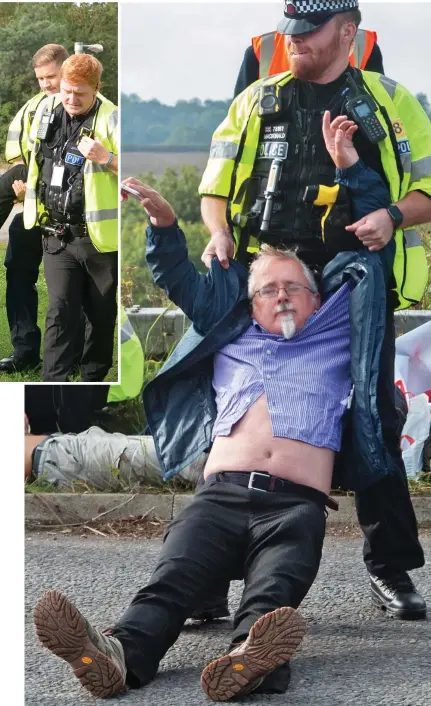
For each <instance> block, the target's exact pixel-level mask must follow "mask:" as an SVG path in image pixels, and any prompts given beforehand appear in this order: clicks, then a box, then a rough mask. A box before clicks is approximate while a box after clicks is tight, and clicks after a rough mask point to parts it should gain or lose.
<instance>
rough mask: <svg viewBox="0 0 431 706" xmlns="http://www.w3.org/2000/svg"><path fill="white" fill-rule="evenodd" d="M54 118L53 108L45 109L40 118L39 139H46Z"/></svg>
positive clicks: (37, 135)
mask: <svg viewBox="0 0 431 706" xmlns="http://www.w3.org/2000/svg"><path fill="white" fill-rule="evenodd" d="M53 119H54V113H53V112H52V111H51V110H48V111H45V112H44V113H43V114H42V117H41V119H40V123H39V127H38V129H37V134H36V137H37V138H38V140H45V138H46V136H47V134H48V130H49V126H50V124H51V123H52V121H53Z"/></svg>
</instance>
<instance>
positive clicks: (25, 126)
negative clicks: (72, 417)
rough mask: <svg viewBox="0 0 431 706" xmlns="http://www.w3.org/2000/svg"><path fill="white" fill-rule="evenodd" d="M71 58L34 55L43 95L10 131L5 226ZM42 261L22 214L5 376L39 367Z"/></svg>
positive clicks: (10, 255) (13, 236) (60, 50)
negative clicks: (44, 107)
mask: <svg viewBox="0 0 431 706" xmlns="http://www.w3.org/2000/svg"><path fill="white" fill-rule="evenodd" d="M68 56H69V54H68V52H67V51H66V49H65V48H64V47H63V46H61V45H60V44H46V45H45V46H43V47H41V49H39V50H38V51H37V52H36V54H35V55H34V56H33V60H32V65H33V69H34V72H35V75H36V78H37V80H38V82H39V86H40V89H41V91H40V93H38V94H37V95H36V96H33V97H32V98H31V99H30V100H28V101H27V102H26V103H25V104H24V105H23V106H22V108H21V109H20V110H19V111H18V113H17V114H16V116H15V117H14V119H13V120H12V122H11V124H10V126H9V131H8V136H7V142H6V148H5V155H6V159H7V161H8V162H9V163H13V164H14V166H13V167H11V168H10V169H9V170H8V171H7V172H5V174H3V175H2V176H0V227H1V226H2V225H3V223H4V222H5V221H6V219H7V218H8V216H9V214H10V212H11V210H12V208H13V204H14V201H15V200H17V201H23V200H24V194H25V182H26V181H27V166H28V162H29V146H28V138H29V132H30V126H31V123H32V120H33V118H34V115H35V112H36V110H37V107H38V106H39V104H40V103H41V102H42V100H43V99H44V98H46V96H50V95H54V94H55V93H57V92H58V90H59V87H60V69H61V65H62V63H63V61H65V59H67V57H68ZM41 261H42V241H41V234H40V229H39V227H35V228H33V229H31V230H26V229H25V228H24V224H23V214H22V213H18V214H17V215H16V216H15V217H14V218H13V220H12V223H11V224H10V227H9V242H8V247H7V251H6V257H5V263H4V264H5V267H6V311H7V317H8V323H9V329H10V332H11V340H12V345H13V348H14V350H13V353H12V354H11V355H9V356H7V357H6V358H3V359H2V360H0V372H7V373H12V372H20V371H23V370H26V369H29V368H34V367H37V366H38V365H39V363H40V344H41V332H40V329H39V327H38V325H37V308H38V295H37V289H36V282H37V278H38V275H39V267H40V263H41Z"/></svg>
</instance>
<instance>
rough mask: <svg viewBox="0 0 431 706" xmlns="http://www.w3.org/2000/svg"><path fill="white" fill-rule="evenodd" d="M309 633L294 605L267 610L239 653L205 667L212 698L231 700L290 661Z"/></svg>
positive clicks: (203, 680) (204, 685) (205, 685)
mask: <svg viewBox="0 0 431 706" xmlns="http://www.w3.org/2000/svg"><path fill="white" fill-rule="evenodd" d="M304 634H305V620H304V618H303V617H302V616H301V615H300V614H299V613H297V612H296V611H295V610H294V609H293V608H290V607H283V608H277V609H276V610H273V611H272V612H271V613H266V615H263V616H262V617H261V618H259V620H257V621H256V622H255V624H254V625H253V627H252V628H251V630H250V632H249V635H248V638H247V640H246V641H245V643H244V645H243V650H242V651H241V653H239V654H228V655H225V656H224V657H219V659H216V660H214V662H211V663H210V664H208V666H206V667H205V669H204V670H203V672H202V675H201V686H202V688H203V690H204V691H205V693H206V695H207V696H208V697H209V698H210V699H212V701H228V700H229V699H231V698H232V697H234V696H236V695H237V694H240V693H241V692H242V691H244V690H245V689H247V687H248V685H249V684H250V683H251V682H252V681H254V680H256V679H258V678H259V677H262V676H264V675H265V674H268V672H272V671H273V670H274V669H276V667H279V666H280V665H282V664H285V663H286V662H289V660H290V659H291V657H292V655H293V654H294V652H295V651H296V649H297V648H298V646H299V644H300V643H301V641H302V638H303V637H304Z"/></svg>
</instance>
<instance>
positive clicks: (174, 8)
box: [120, 0, 431, 105]
mask: <svg viewBox="0 0 431 706" xmlns="http://www.w3.org/2000/svg"><path fill="white" fill-rule="evenodd" d="M283 5H284V3H283V2H282V0H277V1H276V2H269V1H266V0H260V2H257V3H256V2H251V1H250V0H248V2H198V3H196V2H188V3H184V2H175V3H172V2H171V3H168V2H165V1H164V0H158V2H157V3H150V2H141V3H140V2H133V3H132V2H129V3H128V2H122V3H121V7H122V18H121V25H120V26H121V30H120V33H121V90H122V91H123V93H128V94H130V93H136V94H137V95H138V96H140V97H141V98H143V99H145V100H150V99H152V98H157V99H158V100H160V101H161V102H162V103H167V104H168V105H173V104H174V103H175V102H176V101H177V100H180V99H182V100H189V99H191V98H201V99H206V98H210V99H212V100H220V99H222V100H223V99H229V98H231V97H232V94H233V88H234V85H235V81H236V76H237V74H238V70H239V67H240V65H241V61H242V58H243V55H244V51H245V50H246V48H247V46H248V45H249V44H250V38H251V37H253V36H255V35H257V34H263V33H264V32H270V31H271V30H273V29H275V28H276V26H277V23H278V22H279V20H280V19H281V18H282V17H283ZM360 8H361V12H362V17H363V21H362V25H361V26H362V27H363V28H365V29H373V30H375V31H376V32H377V35H378V42H379V45H380V47H381V49H382V53H383V62H384V68H385V73H386V75H387V76H389V77H390V78H393V79H395V80H396V81H398V82H399V83H402V84H403V85H404V86H406V87H407V88H408V89H409V90H410V91H411V92H412V93H414V94H416V93H418V92H419V91H422V92H424V93H426V94H427V95H428V97H429V99H430V102H431V70H430V64H431V62H430V45H431V0H429V1H427V2H410V0H408V1H407V0H406V1H405V2H399V3H398V2H360Z"/></svg>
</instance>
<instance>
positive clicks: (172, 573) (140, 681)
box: [110, 483, 325, 688]
mask: <svg viewBox="0 0 431 706" xmlns="http://www.w3.org/2000/svg"><path fill="white" fill-rule="evenodd" d="M291 486H292V487H291V492H290V493H288V494H284V493H265V492H260V491H257V490H248V489H247V488H242V487H240V486H236V485H231V484H227V483H226V484H225V483H210V484H207V483H206V484H205V485H204V486H203V487H202V488H200V489H199V490H198V492H197V493H196V495H195V497H194V499H193V502H192V503H191V504H190V505H189V506H188V507H187V508H186V509H185V510H184V511H183V512H182V513H181V515H180V516H179V517H178V518H177V519H176V520H174V521H173V522H172V523H171V525H170V526H169V529H168V531H167V533H166V535H165V539H164V544H163V548H162V551H161V554H160V557H159V560H158V563H157V566H156V568H155V570H154V573H153V575H152V577H151V579H150V583H149V584H148V585H147V586H145V588H143V589H141V590H140V591H139V593H138V594H137V595H136V596H135V598H134V599H133V601H132V603H131V605H130V607H129V608H128V609H127V610H126V612H125V613H124V615H123V616H122V618H121V619H120V621H119V622H118V623H117V625H116V626H115V628H113V630H112V632H111V631H110V632H111V634H113V635H114V636H115V637H117V638H118V639H119V640H120V642H121V643H122V646H123V648H124V653H125V658H126V666H127V669H128V676H127V682H128V684H129V686H131V687H132V688H137V687H139V686H143V685H144V684H146V683H147V682H149V681H150V680H151V679H153V678H154V676H155V674H156V671H157V668H158V665H159V662H160V660H161V659H162V657H163V656H164V654H165V653H166V652H167V650H168V649H169V648H170V647H171V645H172V644H173V643H174V642H175V640H176V639H177V637H178V635H179V633H180V631H181V628H182V626H183V624H184V622H185V620H186V619H187V618H188V617H189V615H190V613H191V610H192V609H193V608H194V607H195V605H196V603H197V602H198V601H199V600H201V598H202V596H203V595H205V593H207V592H208V590H209V588H210V586H211V585H212V584H213V583H214V581H216V580H217V579H218V577H219V576H220V575H224V576H227V577H229V578H232V577H233V576H235V575H236V572H237V567H238V565H241V566H243V567H244V581H245V585H244V591H243V595H242V599H241V603H240V606H239V608H238V611H237V613H236V615H235V618H234V623H233V635H232V643H238V642H242V641H243V640H244V639H245V638H246V636H247V635H248V632H249V630H250V628H251V626H252V625H253V623H254V622H255V621H256V620H258V619H259V618H260V617H261V616H262V615H264V614H265V613H267V612H269V611H271V610H275V608H279V607H281V606H292V607H294V608H297V607H298V606H299V604H300V603H301V601H302V600H303V598H304V596H305V595H306V594H307V592H308V590H309V589H310V586H311V585H312V583H313V581H314V579H315V577H316V574H317V571H318V568H319V564H320V559H321V554H322V545H323V539H324V534H325V495H324V494H323V493H320V492H319V491H317V490H313V489H312V488H306V487H305V486H302V485H297V484H295V483H292V484H291Z"/></svg>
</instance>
